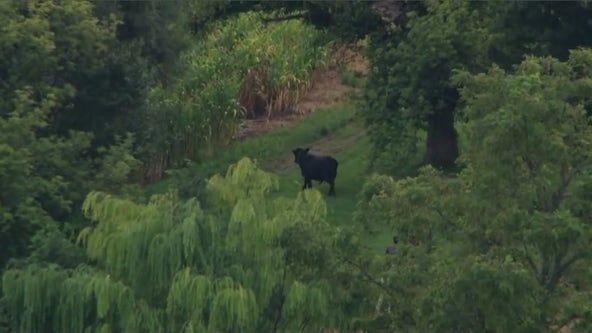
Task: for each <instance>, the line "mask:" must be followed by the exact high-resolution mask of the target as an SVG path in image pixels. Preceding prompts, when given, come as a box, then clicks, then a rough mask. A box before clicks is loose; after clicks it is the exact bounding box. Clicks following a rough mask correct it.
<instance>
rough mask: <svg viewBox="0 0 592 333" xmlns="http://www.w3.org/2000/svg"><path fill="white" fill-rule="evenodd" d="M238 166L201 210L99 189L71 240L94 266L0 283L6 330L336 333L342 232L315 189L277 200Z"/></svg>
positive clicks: (44, 269) (270, 179)
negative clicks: (328, 331) (86, 223)
mask: <svg viewBox="0 0 592 333" xmlns="http://www.w3.org/2000/svg"><path fill="white" fill-rule="evenodd" d="M277 188H278V180H277V178H276V177H275V176H273V175H270V174H267V173H265V172H263V171H262V170H260V169H258V168H257V167H256V165H255V164H254V163H253V162H252V161H251V160H249V159H248V158H245V159H243V160H241V161H239V162H238V163H237V164H236V165H233V166H231V167H230V168H229V169H228V172H227V174H226V175H225V176H222V175H216V176H214V177H212V178H211V179H210V180H209V183H208V187H207V190H208V192H207V193H208V196H207V198H208V199H207V202H206V204H205V205H202V204H200V202H199V201H197V200H196V199H191V200H188V201H184V202H182V201H180V200H179V199H178V198H177V197H176V195H175V194H174V193H168V194H166V195H161V196H155V197H153V198H152V199H151V200H150V202H148V203H147V204H138V203H134V202H131V201H128V200H123V199H120V198H118V197H116V196H112V195H109V194H107V193H102V192H93V193H90V194H89V195H88V197H87V199H86V201H85V203H84V205H83V211H84V213H85V215H86V216H87V217H89V218H90V219H91V220H93V221H94V222H95V224H94V225H93V226H92V227H88V228H87V229H85V230H83V231H82V232H81V234H80V235H79V238H78V240H79V242H80V244H81V245H82V246H83V247H84V248H85V250H86V253H87V255H88V256H89V257H90V258H91V259H92V260H93V262H94V263H95V264H94V265H93V267H89V266H84V267H79V268H77V269H75V270H66V269H63V268H61V267H58V266H41V265H36V266H29V267H26V268H23V269H12V270H9V271H7V272H6V273H5V274H4V276H3V281H2V286H3V290H4V292H5V299H4V301H5V304H7V306H6V307H7V308H8V312H9V317H10V320H11V324H12V325H13V331H15V332H50V331H58V332H72V333H75V332H187V333H189V332H298V331H300V332H303V331H306V332H312V331H319V330H320V329H321V328H322V327H343V328H345V326H347V324H348V321H347V320H346V319H345V318H344V317H345V316H347V315H348V311H346V310H345V309H343V307H344V306H345V305H348V304H351V303H352V302H348V301H346V300H345V298H346V297H348V296H347V295H348V294H347V291H346V290H345V288H346V287H345V286H344V285H343V284H339V283H335V276H336V274H338V273H336V272H337V271H338V270H339V263H338V262H337V261H336V259H335V256H332V253H333V252H334V249H335V246H336V245H335V244H336V242H337V240H338V239H339V232H338V231H337V230H335V229H334V228H332V227H331V226H329V225H328V224H327V223H326V222H325V214H326V207H325V203H324V201H323V198H322V195H321V194H320V193H319V192H318V191H316V190H307V191H303V192H300V193H299V194H298V195H297V197H296V198H293V199H288V198H282V197H276V196H275V195H274V191H275V190H277Z"/></svg>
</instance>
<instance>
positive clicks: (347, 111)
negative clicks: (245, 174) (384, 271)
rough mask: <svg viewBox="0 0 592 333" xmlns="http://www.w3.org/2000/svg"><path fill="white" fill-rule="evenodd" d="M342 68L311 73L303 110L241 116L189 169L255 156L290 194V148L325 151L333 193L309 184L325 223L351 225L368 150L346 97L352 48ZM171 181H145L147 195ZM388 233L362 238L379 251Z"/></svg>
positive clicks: (295, 179) (218, 169) (295, 173)
mask: <svg viewBox="0 0 592 333" xmlns="http://www.w3.org/2000/svg"><path fill="white" fill-rule="evenodd" d="M344 58H345V57H344ZM343 67H344V69H343V70H342V71H341V72H339V70H338V68H337V67H336V66H335V67H333V68H329V69H328V70H324V71H318V72H317V73H316V75H315V80H314V81H313V83H312V85H311V89H310V90H309V91H308V92H307V93H306V94H304V95H303V96H302V98H301V99H300V101H299V103H298V105H297V106H296V108H300V110H305V112H301V113H300V114H289V115H283V116H279V117H277V118H274V119H271V120H267V119H261V118H255V119H247V120H246V121H245V125H244V128H243V129H242V131H241V134H240V135H239V138H238V139H237V140H236V141H235V142H234V143H233V144H231V145H230V146H229V147H227V148H226V149H222V150H220V151H217V152H215V153H214V154H213V156H212V157H211V158H209V159H208V160H206V161H204V162H203V163H199V164H198V165H195V166H194V167H191V168H190V169H191V170H192V171H194V172H195V173H196V174H199V177H201V178H202V179H205V178H208V177H209V176H211V175H212V174H214V173H223V172H225V170H226V168H227V167H228V165H230V164H234V163H236V162H237V161H239V160H240V159H241V158H242V157H245V156H247V157H249V158H252V159H253V160H255V161H257V163H258V164H259V166H260V167H261V168H262V169H263V170H265V171H267V172H271V173H274V174H276V175H278V176H279V180H280V189H279V192H278V194H279V195H284V196H287V197H294V196H295V195H297V193H298V192H299V191H301V188H302V184H303V179H302V176H301V174H300V169H299V168H298V165H297V164H296V163H294V157H293V155H292V153H291V150H292V149H294V148H296V147H310V151H311V153H313V154H317V155H331V156H333V157H334V158H336V159H337V160H338V161H339V168H338V172H337V178H336V181H335V191H336V196H335V197H328V196H327V191H328V189H329V185H328V184H325V183H322V184H319V183H318V182H314V181H313V189H316V190H319V191H320V192H321V193H322V194H323V197H325V200H326V201H327V206H328V216H327V217H328V220H329V222H330V223H332V224H334V225H346V224H351V223H352V222H353V221H352V217H353V212H354V210H355V208H356V204H357V202H358V193H359V192H360V190H361V188H362V185H363V184H364V181H365V180H366V177H367V175H368V172H369V165H368V161H369V158H368V152H369V151H370V147H371V146H370V142H369V138H368V137H367V135H366V133H365V129H364V126H363V124H362V122H361V121H360V120H359V119H358V118H357V117H356V108H355V106H354V101H352V100H351V96H352V95H353V94H355V92H356V90H357V89H356V87H357V86H359V84H360V83H359V81H360V80H361V79H363V73H364V72H365V71H366V68H365V63H364V61H363V59H362V58H361V56H360V55H359V54H355V53H354V54H350V55H349V57H348V61H347V63H346V64H345V66H343ZM345 83H347V84H345ZM175 182H176V179H175V178H174V177H170V178H165V179H163V180H162V181H160V182H158V183H156V184H153V185H148V186H147V187H146V190H147V191H148V193H150V194H154V193H159V192H163V191H165V190H166V189H167V188H169V187H172V188H174V187H175V186H177V185H176V184H172V183H175ZM391 237H392V235H390V234H388V233H387V234H385V235H380V236H379V238H378V239H376V238H375V237H373V238H372V239H368V243H369V245H370V246H371V247H372V248H373V249H376V251H377V252H381V251H383V249H384V246H386V245H387V244H388V243H389V239H390V238H391Z"/></svg>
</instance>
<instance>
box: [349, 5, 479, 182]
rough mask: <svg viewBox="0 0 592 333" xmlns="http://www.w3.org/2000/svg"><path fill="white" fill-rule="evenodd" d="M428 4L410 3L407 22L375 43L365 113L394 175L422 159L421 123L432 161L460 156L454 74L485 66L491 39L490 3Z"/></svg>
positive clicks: (382, 160) (377, 153) (443, 162)
mask: <svg viewBox="0 0 592 333" xmlns="http://www.w3.org/2000/svg"><path fill="white" fill-rule="evenodd" d="M425 6H426V8H425V10H424V13H422V11H420V10H413V9H415V8H414V7H410V8H409V9H411V10H410V11H408V12H405V15H406V17H405V18H404V19H401V22H402V24H403V25H402V26H400V27H398V29H396V30H394V31H387V32H384V33H378V34H374V36H373V38H372V42H371V45H370V46H369V48H368V57H369V60H370V63H371V69H370V72H369V78H368V80H367V86H366V88H365V91H364V101H365V103H364V105H363V106H362V108H361V114H362V116H363V117H364V118H365V120H366V124H367V126H368V130H369V133H370V136H371V139H372V141H373V143H374V160H375V161H378V163H379V164H378V166H380V167H383V168H386V169H388V170H389V171H390V172H394V173H395V172H400V171H397V170H400V169H403V168H404V167H406V166H408V165H411V164H413V162H414V159H416V156H415V155H416V154H417V152H418V148H417V145H416V142H417V131H418V129H423V130H425V131H426V132H427V138H426V139H425V144H426V153H425V156H424V162H425V163H429V164H433V165H435V166H450V165H452V164H453V163H454V162H455V160H456V158H457V156H458V143H457V133H456V131H455V129H454V110H455V108H456V106H457V101H458V93H457V91H456V88H455V87H454V85H452V84H451V82H450V76H451V73H452V70H453V69H454V68H465V69H469V70H473V71H478V70H479V69H480V68H482V67H484V65H485V64H486V59H487V51H488V47H489V43H490V42H491V36H490V34H489V32H488V30H487V19H486V16H485V15H484V13H486V9H487V7H486V5H480V4H478V3H475V4H471V3H469V2H468V1H452V2H441V1H430V2H427V3H426V4H425ZM475 7H476V8H475ZM385 34H386V35H385ZM405 171H406V170H405Z"/></svg>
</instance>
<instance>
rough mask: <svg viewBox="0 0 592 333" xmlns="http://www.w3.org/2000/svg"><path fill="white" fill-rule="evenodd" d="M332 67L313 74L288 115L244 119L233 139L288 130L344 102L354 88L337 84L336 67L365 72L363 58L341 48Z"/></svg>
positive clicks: (365, 66) (346, 48)
mask: <svg viewBox="0 0 592 333" xmlns="http://www.w3.org/2000/svg"><path fill="white" fill-rule="evenodd" d="M333 61H334V62H335V65H333V66H330V67H329V69H327V70H323V71H321V70H318V71H315V73H314V76H313V82H312V85H311V88H310V89H309V90H308V91H307V92H306V93H305V94H303V96H301V97H300V100H299V101H298V103H297V104H296V106H295V107H294V110H291V111H292V112H290V113H287V114H283V115H279V116H278V117H276V118H274V119H271V120H267V119H266V118H264V117H263V118H256V119H247V120H245V122H244V123H243V125H242V126H241V128H240V129H239V132H238V134H237V135H236V137H235V139H237V140H241V139H244V138H247V137H250V136H254V135H259V134H262V133H265V132H269V131H271V130H273V129H276V128H281V127H290V126H292V125H294V124H295V123H296V122H298V120H299V119H300V118H302V117H303V116H305V115H307V114H309V113H311V112H315V111H317V110H319V109H322V108H327V107H331V106H334V105H336V104H339V103H341V102H343V101H344V100H346V99H347V98H348V93H349V92H350V91H352V90H354V88H352V87H350V86H346V85H344V84H343V83H341V77H340V74H339V73H340V67H342V66H345V67H346V68H348V69H349V70H351V71H356V72H360V73H364V74H365V73H366V72H367V70H368V69H367V65H366V61H365V59H364V57H363V56H362V55H361V54H360V53H359V52H357V51H355V50H352V49H350V48H348V47H345V46H344V47H342V48H340V49H339V50H337V51H336V52H335V55H334V59H333Z"/></svg>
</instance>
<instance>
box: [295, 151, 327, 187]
mask: <svg viewBox="0 0 592 333" xmlns="http://www.w3.org/2000/svg"><path fill="white" fill-rule="evenodd" d="M309 149H310V148H306V149H303V148H296V149H294V150H292V153H294V162H295V163H296V164H298V165H299V166H300V171H302V176H303V177H304V186H302V189H305V188H307V187H308V188H312V184H311V180H318V181H319V184H320V183H322V182H323V181H325V182H327V183H329V185H331V189H329V195H335V177H337V165H338V163H337V160H335V159H334V158H333V157H331V156H316V155H312V154H309V153H308V150H309Z"/></svg>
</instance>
